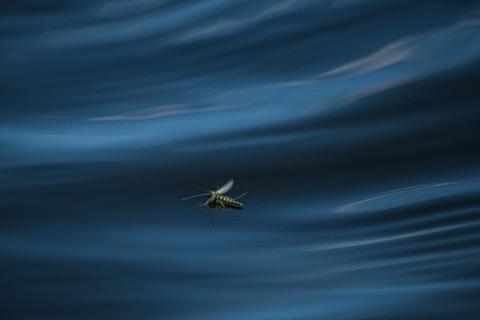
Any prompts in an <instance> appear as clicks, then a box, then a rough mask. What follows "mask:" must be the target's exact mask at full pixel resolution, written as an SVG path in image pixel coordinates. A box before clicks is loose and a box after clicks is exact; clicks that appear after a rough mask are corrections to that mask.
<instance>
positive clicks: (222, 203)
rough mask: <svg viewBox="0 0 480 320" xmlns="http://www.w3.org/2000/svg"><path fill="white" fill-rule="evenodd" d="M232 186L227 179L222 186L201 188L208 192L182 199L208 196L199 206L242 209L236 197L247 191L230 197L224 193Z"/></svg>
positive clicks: (231, 182)
mask: <svg viewBox="0 0 480 320" xmlns="http://www.w3.org/2000/svg"><path fill="white" fill-rule="evenodd" d="M232 187H233V180H232V179H230V180H228V181H227V182H226V183H225V184H224V185H223V186H222V187H220V188H217V190H214V191H212V190H202V191H207V192H208V193H201V194H196V195H194V196H191V197H187V198H183V199H182V200H188V199H191V198H195V197H202V196H208V199H207V201H205V202H204V203H202V204H201V205H200V206H208V207H209V208H223V209H227V210H229V209H243V207H244V204H243V203H241V202H240V201H238V199H240V198H242V197H244V196H245V195H246V194H247V193H248V191H247V192H244V193H242V194H241V195H239V196H238V197H235V198H231V197H229V196H226V195H225V193H227V192H228V191H230V190H231V189H232Z"/></svg>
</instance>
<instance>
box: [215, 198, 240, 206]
mask: <svg viewBox="0 0 480 320" xmlns="http://www.w3.org/2000/svg"><path fill="white" fill-rule="evenodd" d="M218 201H219V202H220V203H221V204H223V205H224V206H225V207H227V208H232V209H243V203H241V202H239V201H237V200H235V199H232V198H230V197H227V196H219V197H218Z"/></svg>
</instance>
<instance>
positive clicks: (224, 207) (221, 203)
mask: <svg viewBox="0 0 480 320" xmlns="http://www.w3.org/2000/svg"><path fill="white" fill-rule="evenodd" d="M220 205H221V206H222V208H223V209H226V210H227V212H228V214H230V213H231V212H230V209H228V208H227V207H226V206H225V205H224V204H223V202H221V201H220Z"/></svg>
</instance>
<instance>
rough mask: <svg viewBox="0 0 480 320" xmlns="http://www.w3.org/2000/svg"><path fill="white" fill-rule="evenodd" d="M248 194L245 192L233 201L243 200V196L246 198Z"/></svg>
mask: <svg viewBox="0 0 480 320" xmlns="http://www.w3.org/2000/svg"><path fill="white" fill-rule="evenodd" d="M247 193H248V191H245V192H244V193H242V194H241V195H239V196H238V197H236V198H235V200H238V199H240V198H243V197H244V196H246V195H247Z"/></svg>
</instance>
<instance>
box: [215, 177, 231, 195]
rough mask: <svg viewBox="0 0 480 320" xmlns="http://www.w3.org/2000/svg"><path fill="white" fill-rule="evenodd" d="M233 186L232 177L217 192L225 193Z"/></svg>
mask: <svg viewBox="0 0 480 320" xmlns="http://www.w3.org/2000/svg"><path fill="white" fill-rule="evenodd" d="M232 187H233V179H230V180H228V181H227V183H225V184H224V185H223V186H222V187H221V188H220V189H218V190H217V193H219V194H225V193H227V192H228V191H230V190H231V189H232Z"/></svg>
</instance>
